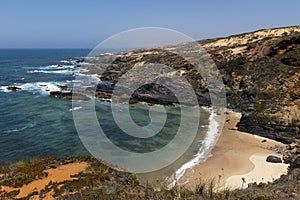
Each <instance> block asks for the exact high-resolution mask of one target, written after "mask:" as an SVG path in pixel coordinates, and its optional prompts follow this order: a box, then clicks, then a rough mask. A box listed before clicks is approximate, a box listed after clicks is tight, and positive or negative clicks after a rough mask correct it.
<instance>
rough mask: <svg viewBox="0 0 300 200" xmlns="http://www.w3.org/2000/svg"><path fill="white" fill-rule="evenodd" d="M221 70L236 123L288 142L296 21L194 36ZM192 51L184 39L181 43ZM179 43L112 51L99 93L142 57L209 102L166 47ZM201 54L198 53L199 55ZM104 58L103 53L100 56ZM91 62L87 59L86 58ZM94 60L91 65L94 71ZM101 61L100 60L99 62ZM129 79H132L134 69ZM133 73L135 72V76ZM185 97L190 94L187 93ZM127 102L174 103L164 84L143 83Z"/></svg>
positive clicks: (296, 97)
mask: <svg viewBox="0 0 300 200" xmlns="http://www.w3.org/2000/svg"><path fill="white" fill-rule="evenodd" d="M199 44H200V45H201V46H202V47H203V48H204V49H205V50H206V51H207V52H208V53H209V55H210V57H211V58H212V59H213V61H214V62H215V63H216V65H217V67H218V69H219V71H220V72H221V75H222V79H223V82H224V84H225V86H226V96H227V107H228V108H231V109H237V110H240V111H241V112H242V113H243V117H242V120H241V122H240V123H239V125H238V126H239V129H241V130H242V131H247V132H251V133H256V134H259V135H262V136H266V137H269V138H272V139H276V140H279V141H282V142H284V143H291V142H292V141H293V140H294V139H295V138H299V126H300V117H299V115H300V112H299V111H300V26H294V27H285V28H276V29H267V30H259V31H255V32H251V33H245V34H240V35H234V36H230V37H226V38H217V39H210V40H202V41H199ZM182 45H183V46H185V48H186V49H188V50H187V51H190V52H192V51H191V50H190V49H189V47H188V44H182ZM179 46H180V45H175V46H171V47H163V48H158V49H142V50H135V51H129V52H125V53H123V54H116V55H114V59H113V60H112V62H110V64H109V65H108V66H105V71H104V72H103V73H102V77H101V79H102V81H104V82H108V83H110V84H111V85H110V87H108V86H107V84H105V85H103V84H102V85H98V86H97V94H96V96H98V97H100V98H101V97H105V98H107V97H110V96H111V93H112V91H113V88H114V85H115V84H116V83H117V82H118V81H119V78H120V77H122V76H123V75H124V74H125V73H126V72H127V71H129V70H130V69H133V68H138V67H139V65H142V64H147V63H159V64H164V65H167V66H169V67H172V68H173V69H175V70H176V71H177V73H176V74H174V73H173V74H172V73H170V74H169V78H170V79H173V78H174V77H175V76H183V77H185V78H186V79H187V80H188V81H189V83H190V84H191V85H192V87H193V89H194V91H195V92H196V95H197V98H198V101H199V104H200V105H210V103H211V102H210V95H209V91H208V86H207V84H206V82H205V80H204V79H203V77H202V76H201V74H200V73H199V72H198V71H197V70H195V69H194V68H193V66H192V63H191V62H190V61H188V60H186V59H183V58H182V57H180V56H178V55H176V54H175V53H172V52H170V51H169V50H170V49H174V48H175V49H176V48H178V47H179ZM201 56H203V54H202V53H199V58H200V57H201ZM102 59H103V58H102ZM90 62H91V61H90ZM97 67H98V68H99V67H100V68H101V66H99V65H95V66H94V70H91V71H90V72H89V73H93V72H95V71H97V70H96V69H97ZM102 67H103V66H102ZM136 73H137V74H136V76H135V75H134V74H133V75H131V76H130V77H128V82H134V81H137V80H135V79H138V78H140V75H139V74H138V73H141V72H138V71H137V72H136ZM135 77H137V78H135ZM125 90H126V88H125ZM186 97H187V102H185V103H188V102H189V100H188V99H189V95H188V94H186ZM130 101H131V103H134V102H136V101H144V102H148V103H161V104H173V103H177V99H176V96H175V95H174V94H173V93H172V92H171V91H170V90H168V89H167V88H165V87H163V86H161V85H156V84H146V85H144V86H142V87H140V88H139V89H137V90H136V91H135V92H134V94H133V95H132V96H131V100H130Z"/></svg>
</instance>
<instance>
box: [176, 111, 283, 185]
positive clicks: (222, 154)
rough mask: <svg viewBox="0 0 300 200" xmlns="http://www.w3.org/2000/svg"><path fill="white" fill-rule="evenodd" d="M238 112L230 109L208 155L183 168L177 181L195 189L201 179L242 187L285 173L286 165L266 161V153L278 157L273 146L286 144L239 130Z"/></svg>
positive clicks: (271, 179) (266, 180) (217, 183)
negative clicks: (195, 163) (181, 174)
mask: <svg viewBox="0 0 300 200" xmlns="http://www.w3.org/2000/svg"><path fill="white" fill-rule="evenodd" d="M240 118H241V114H240V113H236V112H232V111H229V112H228V115H226V122H225V124H224V127H223V131H222V134H221V135H220V137H219V139H218V141H217V143H216V145H215V146H214V148H213V149H212V152H211V157H209V158H208V159H207V160H206V161H205V162H202V163H199V164H197V165H195V166H194V167H193V168H192V169H188V170H186V172H185V174H184V176H183V177H182V178H181V179H180V180H179V183H185V184H187V187H189V188H195V186H196V185H197V183H199V181H200V180H211V179H212V178H214V179H215V182H216V185H217V187H219V188H220V189H221V188H224V187H230V188H232V189H234V188H241V187H246V186H247V184H248V183H253V182H257V183H259V182H268V181H273V180H275V179H277V178H279V177H280V175H282V174H286V173H287V167H288V165H287V164H283V163H268V162H266V158H267V156H269V155H275V156H281V155H279V154H277V153H276V152H275V151H274V150H272V148H273V149H274V147H284V146H285V145H284V144H282V143H280V142H276V141H274V140H270V139H267V138H263V137H259V136H255V135H252V134H248V133H244V132H240V131H238V130H237V128H236V124H237V123H238V122H239V120H240Z"/></svg>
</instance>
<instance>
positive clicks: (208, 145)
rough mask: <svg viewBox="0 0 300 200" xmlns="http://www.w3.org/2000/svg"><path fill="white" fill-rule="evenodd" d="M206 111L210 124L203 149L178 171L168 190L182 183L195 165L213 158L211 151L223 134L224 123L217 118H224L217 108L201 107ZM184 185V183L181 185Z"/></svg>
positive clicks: (202, 145)
mask: <svg viewBox="0 0 300 200" xmlns="http://www.w3.org/2000/svg"><path fill="white" fill-rule="evenodd" d="M201 108H202V109H204V110H205V111H207V112H209V114H210V116H209V119H208V120H209V124H208V129H207V133H206V136H205V139H204V140H203V141H202V143H201V148H200V149H199V150H198V152H197V154H195V155H194V157H193V158H192V159H191V160H190V161H188V162H186V163H184V164H183V165H182V166H181V167H180V168H179V169H177V170H176V172H175V173H174V175H173V180H171V183H170V184H169V186H168V188H172V187H174V186H175V185H176V184H177V183H179V182H180V179H181V178H182V177H183V176H184V174H185V173H186V171H187V170H189V169H191V168H193V167H194V166H195V165H197V164H199V163H201V162H205V161H206V160H207V158H209V157H210V156H211V151H212V149H213V147H214V145H215V144H216V142H217V141H218V138H219V137H220V135H221V134H222V130H220V126H221V127H222V124H221V123H222V122H218V120H217V118H222V117H220V116H223V117H224V115H223V114H222V115H220V116H218V114H217V113H218V111H217V109H215V108H211V107H201ZM220 121H225V120H222V119H221V120H220ZM181 184H182V183H181Z"/></svg>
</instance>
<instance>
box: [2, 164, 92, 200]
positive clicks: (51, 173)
mask: <svg viewBox="0 0 300 200" xmlns="http://www.w3.org/2000/svg"><path fill="white" fill-rule="evenodd" d="M87 167H88V164H87V163H86V162H79V163H70V164H66V165H62V166H59V167H57V168H56V169H48V170H45V172H46V173H48V176H47V177H46V178H43V179H39V180H35V181H33V182H31V183H29V184H28V185H24V186H22V187H21V188H11V187H1V190H4V191H7V192H10V191H13V190H20V193H19V194H18V195H17V196H16V198H23V197H26V196H28V195H29V194H30V193H32V192H34V191H38V192H40V191H41V190H42V189H44V188H45V186H46V185H47V184H48V183H49V182H50V181H52V182H62V181H65V180H74V179H75V178H72V177H71V176H72V175H76V174H78V173H79V172H81V171H84V170H85V169H86V168H87ZM34 198H35V197H33V199H34ZM37 199H38V198H37ZM43 199H53V197H52V195H51V193H49V194H48V195H46V197H45V198H43Z"/></svg>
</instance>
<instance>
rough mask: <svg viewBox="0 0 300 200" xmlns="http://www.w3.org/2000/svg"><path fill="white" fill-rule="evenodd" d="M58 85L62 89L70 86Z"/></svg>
mask: <svg viewBox="0 0 300 200" xmlns="http://www.w3.org/2000/svg"><path fill="white" fill-rule="evenodd" d="M57 87H59V88H60V89H62V90H67V89H68V86H66V85H57Z"/></svg>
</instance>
